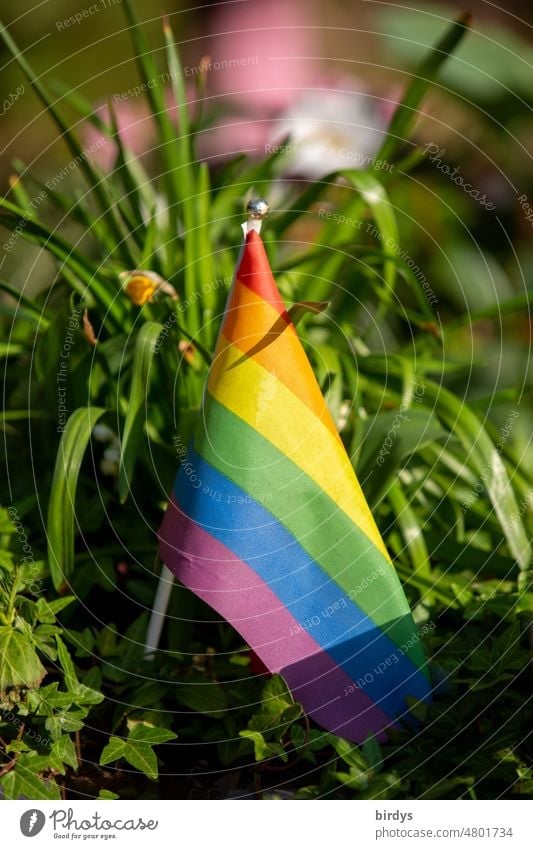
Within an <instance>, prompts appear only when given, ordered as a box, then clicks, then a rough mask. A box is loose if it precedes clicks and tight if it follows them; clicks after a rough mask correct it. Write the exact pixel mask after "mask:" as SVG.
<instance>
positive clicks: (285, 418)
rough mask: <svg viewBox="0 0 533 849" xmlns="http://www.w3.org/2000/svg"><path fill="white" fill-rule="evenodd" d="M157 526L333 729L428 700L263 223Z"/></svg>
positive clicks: (183, 563) (179, 558) (418, 651)
mask: <svg viewBox="0 0 533 849" xmlns="http://www.w3.org/2000/svg"><path fill="white" fill-rule="evenodd" d="M181 459H182V462H181V466H180V469H179V472H178V475H177V478H176V482H175V486H174V490H173V492H172V495H171V497H170V501H169V505H168V508H167V512H166V514H165V517H164V520H163V523H162V526H161V529H160V532H159V535H160V555H161V559H162V560H163V561H164V562H165V563H166V565H167V566H168V568H169V569H170V570H171V571H172V572H173V573H174V575H176V577H177V578H178V579H179V580H180V581H181V582H182V583H183V584H185V586H187V587H188V588H189V589H191V590H192V591H193V592H195V593H196V594H197V595H198V596H199V597H200V598H202V599H203V600H204V601H205V602H207V603H208V604H209V605H210V606H211V607H213V608H214V609H215V610H216V611H217V612H218V613H219V614H220V615H221V616H223V617H224V618H225V619H227V620H228V622H231V624H232V625H233V626H234V627H235V628H236V629H237V631H239V633H240V634H241V635H242V637H243V638H244V639H245V640H246V642H247V643H248V644H249V645H250V646H251V648H252V649H253V650H254V651H255V652H256V654H257V655H258V656H259V658H260V659H261V660H262V661H263V663H264V664H265V666H266V667H267V668H268V669H269V670H270V671H271V672H276V673H279V674H280V675H282V676H283V678H284V679H285V680H286V682H287V684H288V686H289V688H290V689H291V692H292V693H293V696H294V698H295V699H296V700H297V701H299V702H300V703H301V704H302V706H303V708H304V710H305V711H306V712H307V713H308V714H309V715H310V716H311V717H313V719H314V720H316V722H317V723H319V724H320V725H321V726H322V727H324V728H326V729H328V730H329V731H332V732H334V733H336V734H339V735H340V736H342V737H345V738H347V739H348V740H352V741H356V742H361V741H363V740H364V739H365V738H366V737H367V736H368V734H369V733H373V734H375V735H376V736H377V737H378V739H384V736H385V735H384V732H385V730H386V729H387V728H388V727H390V726H393V725H396V724H398V720H399V719H401V718H403V719H404V720H408V719H409V713H408V707H407V705H406V701H405V698H406V696H412V697H414V698H415V699H417V700H426V701H427V700H429V697H430V682H429V676H428V671H427V663H426V659H425V656H424V652H423V648H422V645H421V640H420V635H419V634H418V632H417V630H416V628H415V625H414V622H413V619H412V616H411V613H410V610H409V607H408V604H407V600H406V598H405V595H404V593H403V590H402V587H401V584H400V581H399V579H398V576H397V574H396V571H395V569H394V566H393V565H392V563H391V560H390V558H389V555H388V554H387V550H386V548H385V546H384V544H383V540H382V539H381V536H380V534H379V531H378V529H377V526H376V524H375V522H374V519H373V517H372V514H371V512H370V509H369V507H368V504H367V503H366V501H365V498H364V495H363V493H362V490H361V487H360V485H359V482H358V480H357V477H356V475H355V473H354V471H353V468H352V465H351V463H350V460H349V458H348V456H347V454H346V451H345V449H344V447H343V444H342V442H341V439H340V437H339V435H338V433H337V430H336V428H335V424H334V422H333V419H332V418H331V415H330V413H329V411H328V408H327V405H326V402H325V400H324V398H323V396H322V393H321V391H320V388H319V386H318V383H317V381H316V379H315V377H314V374H313V371H312V369H311V366H310V363H309V361H308V359H307V356H306V354H305V352H304V349H303V347H302V345H301V342H300V340H299V338H298V335H297V333H296V330H295V328H294V325H293V323H292V322H291V319H290V317H289V315H288V313H287V310H286V308H285V304H284V303H283V301H282V299H281V296H280V294H279V291H278V289H277V286H276V283H275V281H274V278H273V276H272V272H271V270H270V266H269V263H268V259H267V256H266V254H265V250H264V246H263V242H262V240H261V237H260V236H259V234H258V233H257V232H255V231H253V230H251V231H249V232H248V234H247V236H246V241H245V245H244V247H243V252H242V255H241V259H240V262H239V265H238V269H237V272H236V276H235V281H234V283H233V286H232V289H231V291H230V294H229V299H228V304H227V307H226V311H225V315H224V319H223V324H222V328H221V332H220V336H219V339H218V343H217V347H216V350H215V355H214V358H213V363H212V366H211V369H210V373H209V376H208V380H207V383H206V388H205V396H204V400H203V405H202V410H201V415H200V417H199V421H198V425H197V427H196V430H195V434H194V438H193V440H192V444H191V445H190V447H189V448H188V449H187V450H186V452H185V454H184V456H182V458H181Z"/></svg>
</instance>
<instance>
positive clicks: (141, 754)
mask: <svg viewBox="0 0 533 849" xmlns="http://www.w3.org/2000/svg"><path fill="white" fill-rule="evenodd" d="M123 756H124V758H125V759H126V760H127V761H128V763H129V764H131V765H132V766H134V767H135V769H138V770H140V772H144V774H145V775H147V776H148V778H151V779H153V780H154V781H155V779H156V778H157V776H158V767H157V758H156V756H155V753H154V751H153V749H152V748H151V747H150V746H149V745H148V743H133V742H129V741H128V742H127V743H126V744H125V746H124V755H123Z"/></svg>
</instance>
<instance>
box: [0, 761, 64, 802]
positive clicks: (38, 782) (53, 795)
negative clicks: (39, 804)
mask: <svg viewBox="0 0 533 849" xmlns="http://www.w3.org/2000/svg"><path fill="white" fill-rule="evenodd" d="M1 785H2V788H3V791H4V796H5V798H6V799H21V798H24V799H32V800H33V799H54V800H56V799H61V794H60V792H59V787H58V786H57V784H56V782H55V781H54V780H53V779H49V780H46V781H45V780H44V779H42V778H39V776H38V775H35V774H34V773H32V772H28V771H27V770H20V769H19V768H18V767H16V768H15V769H12V770H11V771H10V772H8V773H7V775H4V777H3V778H2V779H1Z"/></svg>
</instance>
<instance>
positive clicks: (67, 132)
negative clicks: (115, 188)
mask: <svg viewBox="0 0 533 849" xmlns="http://www.w3.org/2000/svg"><path fill="white" fill-rule="evenodd" d="M0 35H1V36H2V38H3V40H4V42H5V44H6V47H7V48H8V50H9V52H10V53H11V55H12V56H13V58H14V59H15V62H16V63H17V65H18V66H19V68H20V69H21V71H22V72H23V73H24V75H25V76H26V77H27V79H28V81H29V83H30V84H31V86H32V88H33V89H34V90H35V92H36V94H37V95H38V97H39V98H40V100H41V101H42V103H43V104H44V106H45V108H46V111H47V112H48V113H49V114H50V115H51V116H52V118H53V119H54V121H55V123H56V125H57V127H58V128H59V130H60V132H61V136H62V138H64V140H65V143H66V145H67V147H68V148H69V150H70V152H71V154H72V156H73V158H74V159H75V160H76V162H77V163H78V165H79V167H80V170H81V171H82V173H83V174H84V176H85V179H86V180H87V182H88V184H89V186H90V187H91V189H93V191H94V194H95V196H96V198H97V199H98V203H99V205H100V208H101V210H102V213H103V214H104V216H105V217H106V220H107V222H108V224H109V227H110V229H111V232H112V233H113V235H114V237H115V240H116V244H117V246H122V245H123V253H124V254H125V255H126V258H127V259H128V260H129V261H133V258H132V257H129V256H127V246H126V243H125V242H124V238H123V237H124V233H123V232H122V229H121V227H120V226H119V224H118V222H117V219H116V215H115V213H114V211H113V205H112V203H111V202H110V198H109V196H108V193H107V191H106V187H105V182H104V180H103V179H101V178H100V176H99V175H98V174H97V172H96V171H95V170H94V169H93V167H92V166H91V164H90V162H89V160H88V158H87V153H86V151H84V150H83V148H82V147H81V145H80V143H79V141H78V139H77V138H76V136H75V135H74V133H73V132H72V130H71V129H70V127H69V126H68V124H67V122H66V121H65V119H64V118H63V116H62V115H61V113H60V112H59V110H58V109H57V107H56V104H55V101H54V100H53V98H52V97H51V96H50V95H49V93H48V91H47V89H46V88H45V86H44V85H43V84H42V82H41V80H40V79H39V76H38V75H37V74H36V73H35V72H34V70H33V68H32V67H31V65H30V64H29V63H28V61H27V60H26V58H25V56H24V55H23V54H22V53H21V52H20V50H19V48H18V45H17V44H16V42H15V41H14V39H13V38H12V37H11V35H10V33H9V32H8V30H7V28H6V27H5V26H4V24H3V23H2V21H0Z"/></svg>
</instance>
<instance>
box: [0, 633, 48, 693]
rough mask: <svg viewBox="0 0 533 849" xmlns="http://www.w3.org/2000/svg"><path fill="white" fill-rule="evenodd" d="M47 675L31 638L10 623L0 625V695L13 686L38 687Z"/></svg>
mask: <svg viewBox="0 0 533 849" xmlns="http://www.w3.org/2000/svg"><path fill="white" fill-rule="evenodd" d="M45 675H46V669H45V668H44V666H43V665H42V663H41V661H40V660H39V657H38V656H37V652H36V651H35V649H34V647H33V645H32V644H31V642H30V640H29V638H28V637H27V636H26V635H25V634H22V633H21V632H20V631H17V630H16V629H15V628H12V627H11V626H10V625H2V626H0V697H1V698H2V699H3V698H5V695H6V692H7V690H9V689H10V688H12V687H28V688H30V689H32V688H35V687H38V686H39V684H40V683H41V681H42V680H43V678H44V676H45Z"/></svg>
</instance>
